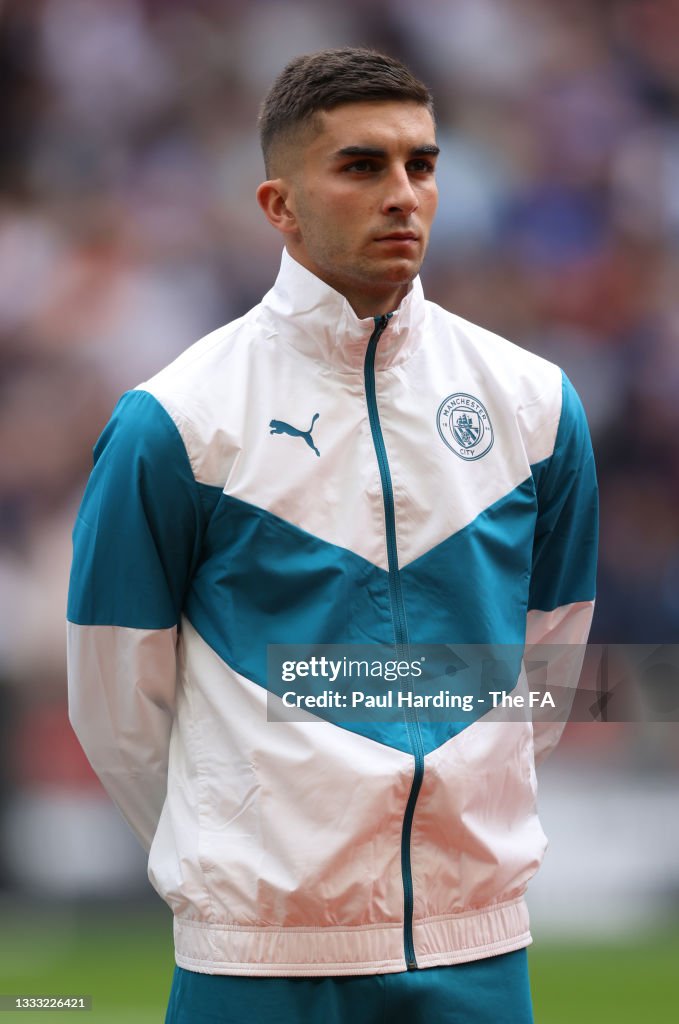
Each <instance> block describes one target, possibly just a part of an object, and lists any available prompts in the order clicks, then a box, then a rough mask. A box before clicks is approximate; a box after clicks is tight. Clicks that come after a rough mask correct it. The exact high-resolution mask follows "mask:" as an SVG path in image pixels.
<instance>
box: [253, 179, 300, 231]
mask: <svg viewBox="0 0 679 1024" xmlns="http://www.w3.org/2000/svg"><path fill="white" fill-rule="evenodd" d="M289 196H290V185H289V184H288V182H286V180H285V178H271V179H270V180H269V181H263V182H262V184H261V185H260V186H259V188H258V189H257V202H258V203H259V205H260V206H261V208H262V209H263V210H264V215H265V217H266V219H267V220H268V221H269V224H272V225H273V227H275V228H276V230H277V231H281V232H282V233H283V234H284V235H290V234H294V233H295V232H296V231H297V230H298V228H297V218H296V217H295V215H294V213H293V212H292V210H291V209H290V208H289V207H288V206H287V201H288V198H289Z"/></svg>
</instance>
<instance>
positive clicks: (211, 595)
mask: <svg viewBox="0 0 679 1024" xmlns="http://www.w3.org/2000/svg"><path fill="white" fill-rule="evenodd" d="M533 495H534V489H533V484H532V479H529V480H527V481H525V482H524V483H523V484H522V485H521V486H520V487H519V488H516V489H515V490H514V491H512V492H510V494H509V495H507V496H506V497H505V498H503V499H502V500H501V501H499V502H497V503H496V504H495V505H493V506H491V508H489V509H487V510H486V511H485V512H484V513H482V514H481V516H478V517H477V518H476V519H475V520H474V522H473V523H471V524H470V525H469V526H468V527H466V528H465V530H462V531H460V532H459V533H458V534H455V535H454V536H453V537H451V538H448V539H447V540H446V541H444V542H443V543H442V544H439V545H437V546H436V547H435V548H433V549H432V550H431V551H429V552H428V553H427V554H426V555H423V556H422V557H421V558H419V559H417V560H416V561H415V562H412V563H411V564H410V565H409V566H407V567H406V568H405V569H403V570H402V584H403V592H404V600H405V602H406V609H407V614H408V619H409V622H410V631H411V637H410V639H411V643H413V644H418V643H460V644H462V643H500V642H501V643H513V644H522V643H523V638H524V628H525V612H526V593H527V587H528V573H529V569H530V558H531V543H532V526H531V524H532V522H533V517H532V516H531V514H530V508H531V504H532V501H533ZM202 557H203V561H202V564H201V566H200V568H199V569H198V571H197V573H196V576H195V578H194V581H193V585H192V587H191V590H190V592H189V595H188V598H187V602H186V614H187V616H188V618H189V620H190V621H191V623H192V625H193V626H194V628H195V629H196V630H197V632H198V633H199V634H200V635H201V637H202V638H203V639H204V640H205V642H206V643H207V644H208V645H209V646H210V647H212V648H213V650H215V652H216V653H217V654H218V655H219V656H220V657H221V658H222V660H223V661H225V662H226V664H228V665H229V666H230V667H231V668H233V669H235V671H237V672H239V673H240V674H241V675H243V676H245V677H246V678H247V679H250V680H251V681H252V682H255V683H257V684H258V685H260V686H266V678H267V676H266V673H267V663H266V645H267V644H295V643H299V644H309V643H328V644H350V643H379V644H386V645H389V644H390V643H392V642H393V625H392V620H391V607H390V595H389V581H388V574H387V573H386V572H385V571H384V570H382V569H379V568H377V567H376V566H375V565H373V564H372V563H371V562H368V561H367V560H365V559H363V558H361V557H360V556H358V555H355V554H353V553H352V552H350V551H347V550H346V549H345V548H341V547H338V546H336V545H333V544H329V543H327V542H326V541H322V540H320V539H319V538H317V537H314V536H312V535H311V534H308V533H306V532H305V531H304V530H301V529H300V528H299V527H296V526H293V525H292V524H290V523H288V522H286V521H284V520H282V519H279V518H278V517H277V516H274V515H272V514H271V513H268V512H265V511H264V510H262V509H260V508H257V507H256V506H253V505H250V504H248V503H247V502H243V501H240V500H239V499H237V498H233V497H230V496H228V495H224V496H223V498H222V500H221V501H220V503H219V506H218V507H217V509H216V511H215V513H214V515H213V517H212V520H211V522H210V526H209V529H208V531H207V534H206V538H205V545H204V549H203V556H202ZM483 565H485V566H486V569H485V571H482V570H481V569H480V568H479V566H483ZM489 602H490V609H489V607H488V605H489ZM420 725H421V732H422V739H423V745H424V753H425V754H426V753H429V752H430V751H431V750H434V749H435V748H436V747H438V746H440V744H441V743H444V742H446V740H448V739H450V738H451V737H452V736H454V735H456V734H457V733H458V732H459V731H460V730H461V729H462V728H463V727H464V726H465V723H455V722H452V723H449V722H445V723H441V722H421V723H420ZM345 727H346V728H350V729H353V730H354V731H356V732H358V733H360V734H361V735H365V736H369V737H370V738H372V739H375V740H377V741H378V742H380V743H386V744H387V745H388V746H391V747H395V748H396V749H398V750H403V751H406V752H410V750H411V745H410V742H409V740H408V736H407V732H406V728H405V725H403V726H401V725H398V726H396V725H392V724H388V723H380V722H375V723H365V722H361V723H347V724H346V725H345Z"/></svg>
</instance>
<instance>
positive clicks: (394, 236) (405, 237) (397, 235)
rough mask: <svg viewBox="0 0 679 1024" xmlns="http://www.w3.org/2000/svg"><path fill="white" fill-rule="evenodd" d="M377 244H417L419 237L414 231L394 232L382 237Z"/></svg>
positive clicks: (377, 239)
mask: <svg viewBox="0 0 679 1024" xmlns="http://www.w3.org/2000/svg"><path fill="white" fill-rule="evenodd" d="M375 241H376V242H417V241H419V236H418V235H415V234H413V232H412V231H393V232H392V233H391V234H390V235H381V236H380V238H376V239H375Z"/></svg>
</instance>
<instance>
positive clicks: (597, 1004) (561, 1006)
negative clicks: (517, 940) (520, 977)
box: [529, 930, 679, 1024]
mask: <svg viewBox="0 0 679 1024" xmlns="http://www.w3.org/2000/svg"><path fill="white" fill-rule="evenodd" d="M529 963H530V972H531V985H532V989H533V1005H534V1009H535V1021H536V1024H608V1022H609V1021H610V1022H611V1024H675V1021H677V1020H679V931H677V930H673V931H669V932H667V931H665V932H658V933H656V934H654V935H650V936H646V937H643V938H641V939H639V940H637V941H636V942H630V941H627V942H617V943H606V944H601V943H600V944H583V943H571V944H568V945H566V944H556V943H553V942H545V941H544V940H543V941H542V942H536V943H535V945H533V946H531V948H530V951H529Z"/></svg>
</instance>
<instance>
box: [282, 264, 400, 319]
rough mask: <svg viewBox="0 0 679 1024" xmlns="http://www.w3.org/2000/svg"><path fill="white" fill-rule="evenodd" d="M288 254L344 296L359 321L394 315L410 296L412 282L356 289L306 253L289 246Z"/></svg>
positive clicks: (390, 283) (386, 283) (385, 283)
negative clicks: (307, 256)
mask: <svg viewBox="0 0 679 1024" xmlns="http://www.w3.org/2000/svg"><path fill="white" fill-rule="evenodd" d="M288 252H289V253H290V255H291V256H292V258H293V259H294V260H296V261H297V263H300V264H301V265H302V266H303V267H304V268H305V269H306V270H308V271H310V273H312V274H314V276H315V277H317V278H319V279H320V280H321V281H323V282H325V284H327V285H329V286H330V287H331V288H334V290H335V291H336V292H339V294H340V295H343V296H344V298H345V299H346V300H347V302H348V303H349V305H350V306H351V308H352V309H353V311H354V313H355V314H356V316H357V317H358V318H359V320H365V319H366V318H367V317H375V316H383V315H384V314H385V313H393V312H394V310H395V309H397V308H398V307H399V305H400V304H401V302H402V301H403V299H404V298H405V297H406V295H407V294H408V290H409V288H410V285H411V282H410V281H407V282H405V283H400V284H394V283H393V282H391V281H389V282H384V283H382V284H376V285H375V286H374V287H372V288H366V287H365V286H361V287H354V286H353V285H352V283H351V282H349V281H342V280H340V279H338V278H337V277H335V276H334V275H333V274H332V273H327V272H326V271H324V270H323V269H322V268H321V267H318V266H316V265H315V264H312V263H311V262H310V261H309V260H308V259H307V258H306V256H305V254H304V253H300V252H297V251H295V249H294V248H292V247H291V246H288Z"/></svg>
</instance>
